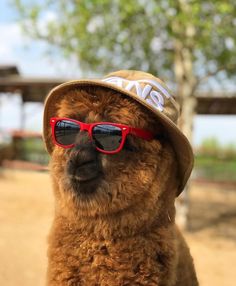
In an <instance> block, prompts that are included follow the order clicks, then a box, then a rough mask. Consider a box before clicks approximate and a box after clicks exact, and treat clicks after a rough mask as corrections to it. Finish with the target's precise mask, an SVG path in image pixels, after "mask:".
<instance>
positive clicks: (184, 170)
mask: <svg viewBox="0 0 236 286" xmlns="http://www.w3.org/2000/svg"><path fill="white" fill-rule="evenodd" d="M88 86H95V87H96V86H98V87H104V88H108V89H109V90H114V91H117V92H119V93H121V94H123V95H126V96H129V97H131V98H133V99H134V100H136V101H137V102H139V103H140V104H142V105H143V106H145V107H146V108H147V109H149V110H150V111H152V113H153V114H155V116H156V117H157V118H158V120H159V121H160V122H161V123H162V125H163V126H164V127H165V128H166V131H167V133H168V137H169V139H170V141H171V143H172V147H173V149H174V151H175V153H176V157H177V161H178V164H179V175H180V177H181V178H180V179H181V183H180V186H179V188H178V194H177V195H179V194H180V193H181V192H182V191H183V189H184V187H185V185H186V183H187V181H188V179H189V176H190V174H191V172H192V169H193V162H194V156H193V151H192V148H191V145H190V143H189V141H188V139H187V138H186V136H185V135H184V134H183V133H182V132H181V131H180V129H179V128H178V127H177V126H176V125H175V124H174V123H173V122H172V121H171V120H170V119H169V118H168V117H167V116H165V115H164V114H163V113H161V112H160V111H158V110H157V109H155V107H153V106H151V105H149V104H148V103H147V102H146V101H145V100H143V99H142V98H141V97H139V96H138V95H136V94H135V93H133V92H131V91H128V90H125V89H123V88H120V87H118V86H116V85H114V84H111V83H108V82H103V81H101V80H74V81H69V82H66V83H63V84H61V85H58V86H56V87H55V88H54V89H52V90H51V92H50V93H49V94H48V96H47V98H46V101H45V107H44V118H43V138H44V142H45V145H46V149H47V151H48V152H49V154H51V153H52V151H53V146H54V145H53V143H52V140H51V133H50V132H51V131H50V118H51V117H53V116H55V115H56V114H55V113H56V108H55V105H56V103H57V102H58V101H60V100H61V99H62V98H63V96H64V95H65V94H66V93H67V92H68V91H69V90H72V89H75V88H78V87H80V88H81V87H88Z"/></svg>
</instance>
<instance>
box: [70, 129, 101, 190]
mask: <svg viewBox="0 0 236 286" xmlns="http://www.w3.org/2000/svg"><path fill="white" fill-rule="evenodd" d="M67 173H68V175H69V177H70V179H71V180H72V181H73V184H77V185H78V184H80V185H85V184H88V183H89V184H91V181H96V179H98V178H99V177H100V176H101V174H102V169H101V164H100V162H99V158H98V152H97V151H96V148H95V145H94V143H93V141H91V140H90V139H89V138H88V134H87V132H81V133H80V134H79V135H78V138H77V140H76V145H75V147H74V148H73V149H72V150H71V153H70V155H69V160H68V163H67ZM77 189H78V188H77ZM80 189H81V190H80V191H83V187H82V186H81V188H80ZM86 189H87V188H86Z"/></svg>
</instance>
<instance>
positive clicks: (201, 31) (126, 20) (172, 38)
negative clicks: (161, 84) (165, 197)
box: [14, 0, 236, 141]
mask: <svg viewBox="0 0 236 286" xmlns="http://www.w3.org/2000/svg"><path fill="white" fill-rule="evenodd" d="M14 1H15V4H16V8H17V10H18V11H19V13H20V15H21V20H22V21H21V23H22V26H23V28H24V30H25V32H26V33H27V34H28V35H29V36H31V37H33V38H36V39H41V40H45V41H47V42H48V43H49V44H51V45H53V46H54V47H55V46H56V47H57V48H59V50H60V51H62V52H63V53H64V55H65V56H68V55H76V58H77V60H78V65H80V67H81V69H82V70H85V71H88V70H93V71H96V72H98V73H102V72H110V71H111V70H113V69H123V68H124V69H141V70H145V71H148V72H151V73H153V74H155V75H158V76H159V77H161V78H164V80H166V79H168V80H169V81H170V82H172V83H175V87H176V95H177V98H178V100H179V102H180V105H181V108H182V120H181V122H180V124H181V128H182V130H183V132H184V133H185V134H186V135H187V137H188V138H189V139H190V141H191V134H192V118H193V116H192V115H193V112H194V108H195V106H196V99H195V97H194V92H195V90H196V89H197V88H198V86H199V84H200V83H201V82H202V81H203V80H206V79H208V78H209V77H211V76H215V75H217V73H219V72H221V75H222V74H224V75H225V76H226V77H228V76H232V74H233V72H234V69H235V67H236V46H235V38H236V9H235V3H234V0H213V1H212V0H159V1H156V0H129V1H127V0H113V1H111V0H99V1H98V0H77V1H76V0H67V1H65V0H58V1H53V0H44V1H40V0H38V1H30V2H28V3H24V0H14Z"/></svg>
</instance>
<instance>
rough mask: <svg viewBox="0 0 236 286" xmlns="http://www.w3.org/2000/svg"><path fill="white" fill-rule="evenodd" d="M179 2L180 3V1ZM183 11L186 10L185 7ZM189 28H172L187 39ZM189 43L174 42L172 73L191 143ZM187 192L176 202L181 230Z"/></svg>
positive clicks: (186, 211) (186, 217)
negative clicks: (173, 73)
mask: <svg viewBox="0 0 236 286" xmlns="http://www.w3.org/2000/svg"><path fill="white" fill-rule="evenodd" d="M179 1H180V2H182V1H181V0H179ZM181 4H182V3H181ZM184 9H186V7H185V8H184ZM190 28H191V27H188V25H187V27H184V28H183V27H182V26H181V25H179V23H178V22H177V23H175V27H173V29H174V30H175V31H176V33H178V34H181V33H184V35H183V38H185V37H186V38H187V36H188V31H191V29H190ZM180 38H182V37H180ZM190 40H191V35H190ZM189 43H191V41H188V42H187V41H186V42H184V41H182V40H180V39H176V40H175V42H174V50H175V61H174V71H175V78H176V83H177V100H178V101H179V103H180V107H181V117H180V120H179V127H180V129H181V130H182V132H183V133H184V134H185V135H186V137H187V138H188V139H189V141H190V143H192V132H193V119H194V114H195V107H196V104H197V101H196V98H195V97H194V95H193V93H194V90H195V86H196V82H197V81H196V78H195V76H194V73H193V54H192V49H191V45H190V46H188V45H189ZM189 191H190V183H188V184H187V186H186V187H185V190H184V191H183V193H182V194H181V195H180V197H179V198H178V199H177V200H176V222H177V224H178V225H179V226H180V228H182V229H187V228H188V226H189Z"/></svg>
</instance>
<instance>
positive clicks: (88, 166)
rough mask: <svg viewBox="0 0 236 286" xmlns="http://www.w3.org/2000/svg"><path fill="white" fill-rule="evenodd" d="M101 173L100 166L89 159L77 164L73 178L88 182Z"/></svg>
mask: <svg viewBox="0 0 236 286" xmlns="http://www.w3.org/2000/svg"><path fill="white" fill-rule="evenodd" d="M100 174H101V171H100V168H99V167H98V163H97V162H96V161H89V162H86V163H83V164H81V165H80V166H77V168H76V170H75V173H74V179H75V180H77V181H79V182H83V183H85V182H88V181H91V180H94V179H96V178H98V177H99V176H100Z"/></svg>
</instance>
